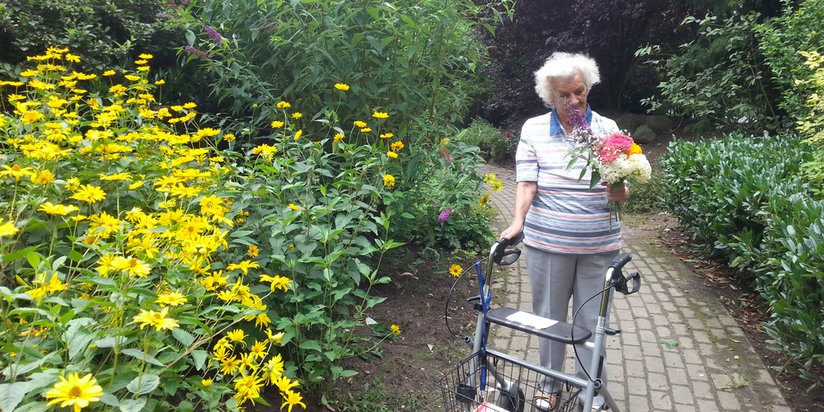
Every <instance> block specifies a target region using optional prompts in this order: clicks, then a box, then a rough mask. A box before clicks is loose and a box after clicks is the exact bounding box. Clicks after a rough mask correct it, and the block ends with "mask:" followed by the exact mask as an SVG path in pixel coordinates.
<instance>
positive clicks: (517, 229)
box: [499, 223, 524, 239]
mask: <svg viewBox="0 0 824 412" xmlns="http://www.w3.org/2000/svg"><path fill="white" fill-rule="evenodd" d="M523 230H524V225H523V224H522V223H521V224H518V223H513V224H511V225H509V227H508V228H506V229H504V231H503V232H501V236H499V238H500V239H512V238H513V237H515V236H518V234H519V233H521V231H523Z"/></svg>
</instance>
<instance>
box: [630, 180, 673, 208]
mask: <svg viewBox="0 0 824 412" xmlns="http://www.w3.org/2000/svg"><path fill="white" fill-rule="evenodd" d="M663 179H664V178H663V175H662V174H661V173H660V172H657V171H653V173H652V175H651V177H650V179H649V180H648V181H647V182H645V183H633V184H632V186H631V187H630V191H631V194H630V198H629V200H628V201H627V202H626V204H625V207H626V210H627V211H629V212H639V213H646V212H658V211H661V210H664V209H665V208H666V205H665V204H664V182H663Z"/></svg>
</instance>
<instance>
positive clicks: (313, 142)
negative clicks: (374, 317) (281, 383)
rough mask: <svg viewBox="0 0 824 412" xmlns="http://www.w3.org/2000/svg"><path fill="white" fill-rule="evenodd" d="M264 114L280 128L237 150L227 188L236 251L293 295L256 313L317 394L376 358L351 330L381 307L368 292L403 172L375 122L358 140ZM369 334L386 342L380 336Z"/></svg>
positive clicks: (333, 121)
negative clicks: (236, 214)
mask: <svg viewBox="0 0 824 412" xmlns="http://www.w3.org/2000/svg"><path fill="white" fill-rule="evenodd" d="M275 106H279V107H280V108H277V107H275ZM273 107H274V109H273V110H275V111H277V112H279V116H278V117H277V119H278V121H281V122H283V124H282V125H280V126H279V127H277V128H276V129H274V131H273V132H272V133H271V134H270V135H268V136H265V137H262V138H261V139H260V141H258V142H255V145H254V147H246V148H244V149H243V150H244V151H245V156H244V158H243V159H242V161H240V162H239V166H237V172H236V177H235V178H234V179H233V182H232V185H231V187H232V189H233V190H234V192H235V193H236V198H235V204H236V205H237V207H239V208H241V209H242V210H244V211H246V212H247V213H246V214H247V216H246V218H245V220H244V222H243V224H242V225H240V226H239V227H238V231H239V232H240V233H242V234H243V236H242V237H238V238H237V239H236V241H237V242H238V243H240V244H243V245H250V246H251V245H253V246H254V247H255V248H257V251H258V252H259V253H260V256H261V257H262V259H263V261H264V263H263V265H264V266H265V267H266V268H267V269H268V270H271V271H272V272H273V273H277V274H278V275H281V276H287V277H288V278H289V279H292V281H293V282H295V284H296V285H298V286H299V287H298V288H295V289H291V290H290V291H289V293H288V294H287V295H286V297H285V298H284V299H277V300H271V301H265V303H266V304H268V305H270V308H271V310H272V312H273V313H276V314H277V316H278V318H279V320H277V321H275V323H276V324H277V328H278V329H279V330H282V331H283V332H285V335H284V337H283V342H284V343H290V342H291V343H294V345H293V346H290V347H289V349H290V356H289V358H290V359H293V360H294V362H295V363H296V365H297V367H298V373H299V374H300V375H301V382H305V384H307V385H309V386H310V387H312V388H318V389H321V390H322V391H325V390H326V389H327V388H328V385H330V384H331V383H332V382H334V381H335V380H337V379H340V378H345V377H348V376H352V375H353V374H354V372H353V371H350V370H346V369H345V368H344V367H343V366H342V365H341V361H342V360H343V359H346V358H348V357H352V356H362V355H367V354H369V353H370V352H372V351H373V350H376V349H377V346H376V344H375V343H374V342H372V341H371V338H372V335H371V334H363V333H361V332H357V330H358V328H365V327H366V326H368V325H367V324H365V320H366V313H367V311H368V310H369V309H370V308H372V307H374V306H375V305H377V304H379V303H380V302H382V300H383V299H382V298H376V297H371V296H369V291H370V290H371V288H372V287H373V286H375V285H377V284H382V283H387V282H389V280H390V279H389V278H388V277H385V276H381V275H380V272H379V267H380V264H381V262H382V258H383V255H384V254H385V253H386V252H387V251H389V250H391V249H393V248H396V247H398V246H401V244H400V243H397V242H395V241H393V240H391V239H390V238H389V237H388V236H389V235H390V227H392V226H393V225H395V221H396V220H397V219H398V216H397V212H396V211H395V208H394V205H395V204H396V203H397V202H396V200H395V198H396V197H399V196H403V193H402V190H401V186H403V178H402V173H403V172H402V167H401V163H400V162H399V160H397V159H393V158H392V157H389V156H388V155H387V152H390V151H391V150H390V145H391V143H390V141H391V140H392V139H389V138H380V137H378V135H377V134H380V133H381V132H382V131H383V129H382V125H383V123H384V121H383V120H376V121H375V124H374V125H373V127H374V128H375V133H372V134H369V135H367V134H365V133H360V132H359V129H360V128H357V127H354V126H351V125H352V122H351V121H348V120H347V121H338V120H337V115H336V114H335V113H334V112H327V113H325V115H324V117H320V118H317V119H314V120H307V121H303V120H300V119H298V120H295V119H294V116H293V115H294V113H297V112H298V111H297V110H298V108H296V107H295V108H290V107H287V105H286V104H285V103H283V102H282V103H280V104H278V105H273ZM343 127H346V128H347V129H346V130H344V129H343ZM344 135H345V136H344ZM359 135H360V139H359V138H358V137H357V136H359ZM335 136H338V138H337V139H336V138H335ZM359 142H363V143H359ZM234 144H235V143H232V145H234ZM396 151H397V152H399V153H400V154H399V155H400V156H405V155H406V152H405V151H404V152H401V149H397V148H396ZM392 153H396V152H392ZM238 160H241V159H238ZM373 333H374V334H375V335H377V336H378V337H379V338H386V337H387V336H388V335H391V333H387V332H386V328H383V331H378V330H374V331H373Z"/></svg>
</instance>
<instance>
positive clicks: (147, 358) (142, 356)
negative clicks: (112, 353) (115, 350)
mask: <svg viewBox="0 0 824 412" xmlns="http://www.w3.org/2000/svg"><path fill="white" fill-rule="evenodd" d="M120 353H122V354H124V355H128V356H131V357H133V358H135V359H138V360H141V361H144V362H148V363H151V364H152V365H156V366H160V367H165V366H166V365H164V364H163V363H161V362H160V361H159V360H157V359H156V358H155V357H154V356H151V355H149V354H148V353H145V352H143V351H142V350H140V349H132V348H130V349H123V350H121V351H120Z"/></svg>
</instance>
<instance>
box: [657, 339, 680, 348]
mask: <svg viewBox="0 0 824 412" xmlns="http://www.w3.org/2000/svg"><path fill="white" fill-rule="evenodd" d="M658 343H660V344H661V346H663V347H665V348H667V349H675V348H677V347H678V342H677V341H674V340H669V339H659V340H658Z"/></svg>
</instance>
